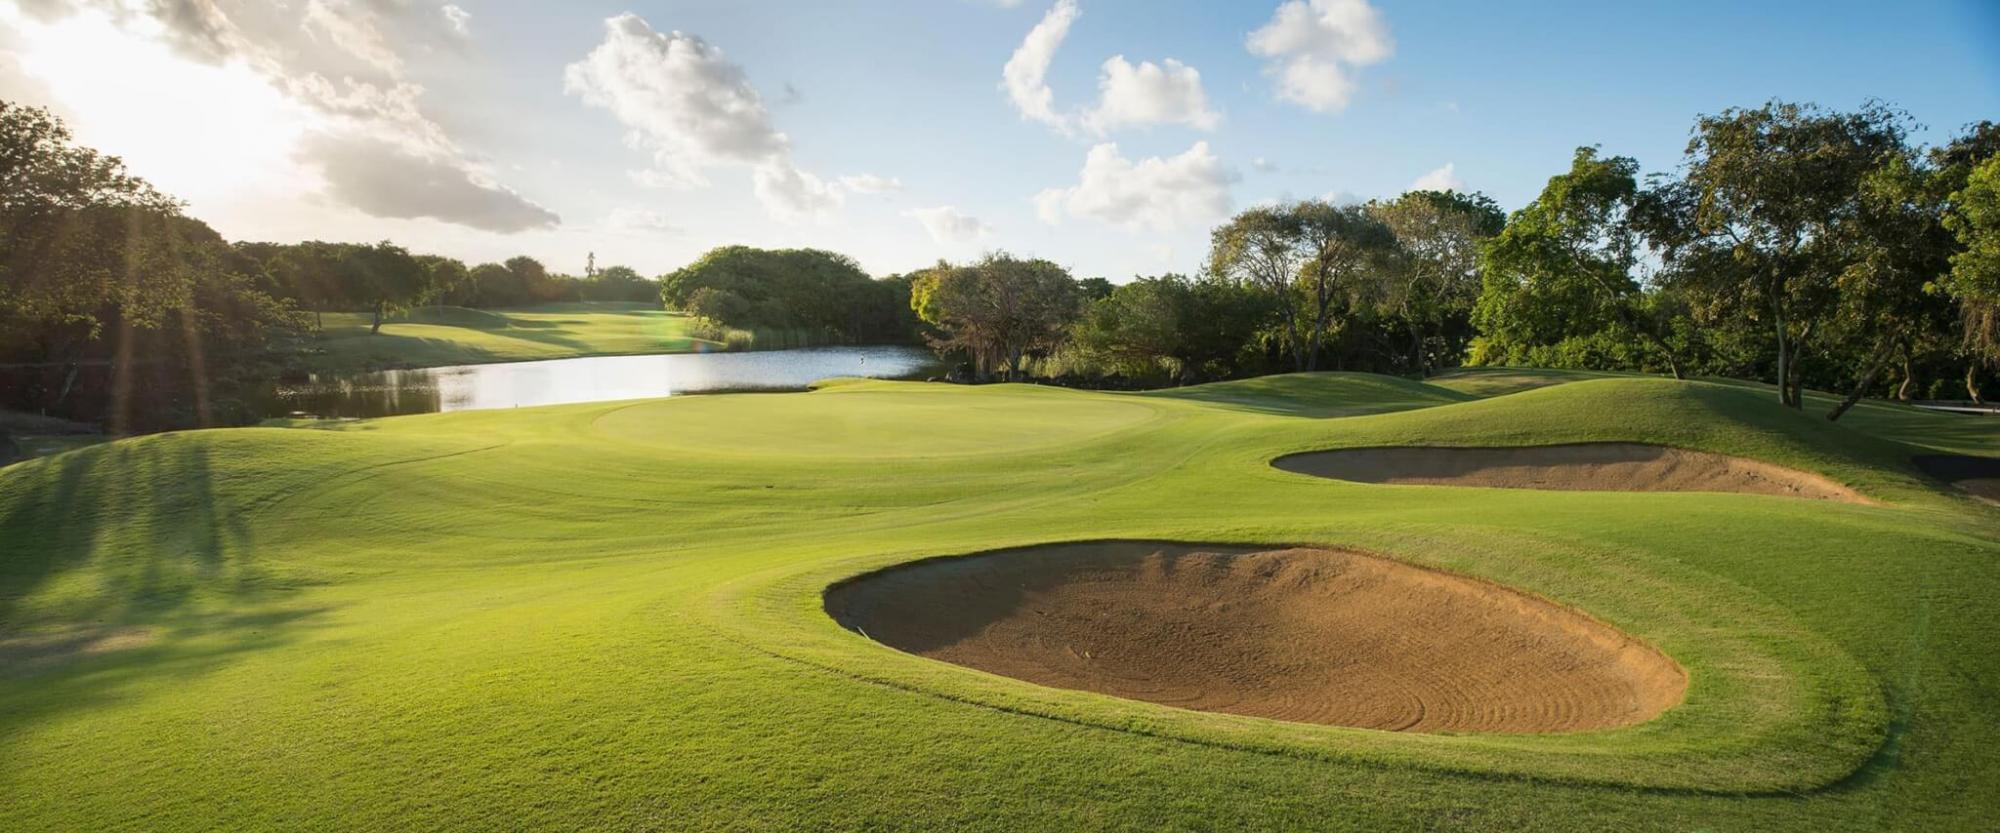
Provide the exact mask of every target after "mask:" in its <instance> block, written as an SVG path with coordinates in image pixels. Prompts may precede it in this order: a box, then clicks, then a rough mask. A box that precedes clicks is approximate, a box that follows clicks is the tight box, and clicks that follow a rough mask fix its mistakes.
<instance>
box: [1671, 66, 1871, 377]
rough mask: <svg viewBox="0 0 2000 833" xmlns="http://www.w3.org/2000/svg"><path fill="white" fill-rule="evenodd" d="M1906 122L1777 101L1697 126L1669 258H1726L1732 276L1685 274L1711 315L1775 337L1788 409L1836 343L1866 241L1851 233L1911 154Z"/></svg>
mask: <svg viewBox="0 0 2000 833" xmlns="http://www.w3.org/2000/svg"><path fill="white" fill-rule="evenodd" d="M1905 123H1906V117H1905V116H1903V115H1902V114H1901V113H1899V112H1897V111H1894V110H1891V109H1889V108H1887V107H1884V106H1880V105H1869V106H1866V107H1863V108H1861V109H1859V110H1856V111H1853V112H1844V113H1843V112H1830V111H1826V110H1822V109H1819V108H1817V107H1813V106H1810V105H1798V104H1789V103H1784V102H1771V103H1769V104H1766V105H1764V106H1762V107H1758V108H1752V109H1744V108H1736V109H1730V110H1725V111H1723V112H1722V113H1720V114H1717V115H1713V116H1704V117H1702V118H1701V119H1699V120H1698V121H1697V122H1696V124H1695V131H1694V137H1693V139H1692V140H1690V142H1689V143H1688V148H1687V160H1686V177H1685V179H1684V181H1683V182H1682V183H1680V184H1679V185H1678V186H1677V194H1678V197H1677V199H1675V200H1674V201H1673V204H1675V205H1678V206H1682V207H1683V208H1684V212H1683V213H1684V216H1683V217H1681V218H1679V219H1678V220H1677V221H1675V222H1672V223H1665V224H1662V225H1663V226H1666V227H1668V228H1670V229H1671V230H1672V233H1671V234H1669V235H1667V238H1668V240H1669V243H1670V251H1669V255H1670V256H1682V255H1684V254H1689V253H1690V252H1691V253H1692V256H1694V257H1697V258H1699V257H1701V256H1702V250H1707V251H1709V252H1714V253H1717V254H1722V255H1726V262H1727V263H1728V264H1729V266H1730V268H1717V269H1703V270H1681V271H1679V272H1678V273H1677V274H1678V275H1680V276H1681V277H1682V278H1684V280H1685V286H1686V288H1687V289H1688V290H1689V291H1690V293H1692V294H1693V295H1694V296H1695V297H1697V298H1698V299H1700V300H1701V301H1702V302H1703V303H1704V306H1705V307H1706V308H1707V309H1710V310H1717V311H1727V312H1728V313H1729V314H1730V315H1733V316H1740V317H1741V318H1742V319H1744V320H1746V321H1748V322H1750V323H1752V324H1753V325H1755V326H1760V327H1762V328H1763V329H1764V330H1765V331H1766V332H1767V333H1768V334H1769V336H1770V341H1771V345H1772V348H1771V349H1772V350H1773V351H1774V358H1775V370H1774V374H1773V375H1774V376H1775V378H1776V380H1777V382H1778V390H1779V401H1780V402H1782V403H1784V404H1785V405H1788V406H1791V407H1794V408H1798V407H1802V406H1803V397H1802V396H1801V389H1802V386H1803V378H1804V371H1803V364H1804V362H1805V360H1806V359H1808V358H1809V357H1812V356H1813V355H1814V351H1815V350H1817V349H1819V348H1820V347H1821V346H1822V342H1824V341H1826V340H1828V338H1829V333H1828V329H1829V317H1830V316H1831V315H1833V314H1834V313H1835V312H1836V310H1837V309H1838V308H1839V306H1840V304H1841V292H1840V286H1839V283H1840V276H1841V274H1842V273H1843V272H1845V271H1847V270H1848V268H1849V267H1850V266H1851V265H1852V263H1853V259H1854V258H1855V257H1856V249H1855V247H1854V246H1853V245H1852V241H1853V240H1855V239H1856V238H1857V237H1859V236H1861V234H1860V233H1859V232H1857V231H1855V230H1853V229H1851V228H1847V227H1846V226H1849V225H1852V224H1857V223H1862V222H1866V220H1865V215H1866V211H1865V209H1864V207H1863V206H1862V204H1861V203H1862V201H1863V200H1864V193H1865V189H1864V182H1865V180H1867V179H1868V177H1870V176H1871V174H1873V173H1874V172H1875V171H1877V170H1878V169H1879V168H1881V166H1882V165H1884V164H1886V163H1887V162H1889V161H1890V160H1892V159H1894V158H1896V157H1897V156H1898V155H1899V154H1900V153H1902V152H1903V151H1904V147H1905V145H1904V136H1905V133H1906V130H1905ZM1708 260H1709V262H1711V263H1715V264H1717V265H1720V264H1721V263H1723V262H1724V258H1723V257H1709V258H1708Z"/></svg>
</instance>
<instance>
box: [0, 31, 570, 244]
mask: <svg viewBox="0 0 2000 833" xmlns="http://www.w3.org/2000/svg"><path fill="white" fill-rule="evenodd" d="M435 9H436V7H432V6H428V5H426V6H415V5H408V4H400V3H380V2H372V0H306V2H304V3H302V4H296V5H292V6H286V5H281V4H274V3H269V2H264V0H201V1H200V2H193V0H177V2H157V1H156V2H142V1H141V0H37V2H36V3H35V4H33V7H32V9H31V10H32V11H33V12H34V13H35V15H36V17H37V18H38V19H39V20H41V21H45V22H47V23H49V24H59V23H60V22H61V21H63V20H65V19H69V18H72V17H74V16H93V15H101V16H102V17H103V19H106V20H109V21H112V22H114V23H115V24H116V25H117V26H118V27H119V28H120V29H121V30H122V31H125V32H127V33H130V34H132V35H134V36H137V37H143V38H146V39H148V40H151V41H154V42H157V43H160V44H164V45H165V46H166V47H167V48H169V49H170V50H172V52H173V54H175V55H176V56H178V57H179V58H180V59H182V60H185V61H188V62H192V63H195V64H199V65H206V66H210V67H230V68H243V69H244V70H245V71H248V72H250V73H254V74H255V75H256V76H257V77H259V78H261V79H262V80H263V81H264V83H266V84H268V85H269V86H270V88H271V89H273V90H275V91H276V92H277V93H278V94H279V95H281V96H283V97H284V98H285V99H287V100H288V101H290V102H292V103H293V104H295V105H297V106H298V107H299V108H300V112H301V113H302V114H303V121H304V122H305V123H304V124H303V125H301V128H300V129H299V130H297V131H295V133H294V137H293V139H292V141H294V142H295V144H293V145H292V146H291V148H290V150H291V151H292V154H291V158H292V160H293V161H292V163H291V164H294V165H297V166H298V167H299V168H300V169H302V170H305V169H309V170H312V171H316V172H317V174H318V176H319V178H320V179H322V180H323V181H324V191H325V193H326V194H327V195H328V196H330V197H332V198H333V199H334V200H336V201H338V202H341V203H344V204H346V205H347V206H349V207H352V208H355V209H358V210H360V211H362V212H363V213H366V214H370V215H373V216H377V217H432V218H435V219H438V220H442V221H445V222H449V223H456V224H459V225H464V226H468V227H471V228H477V229H483V230H487V231H496V232H511V231H520V230H525V229H529V228H547V227H552V226H554V225H556V224H557V222H558V218H557V217H556V215H555V214H554V213H552V212H550V211H549V210H548V209H546V208H543V207H542V206H540V205H537V204H535V203H534V202H532V201H530V200H528V199H527V198H526V197H523V196H522V195H520V194H518V193H516V192H514V191H513V190H511V189H508V188H506V187H504V186H501V185H499V184H498V183H496V182H494V181H493V179H492V177H491V175H490V173H489V172H488V170H487V168H486V166H485V165H484V164H483V163H482V162H480V161H479V160H478V158H477V157H476V155H475V154H473V153H472V152H470V151H468V150H466V149H465V148H464V147H462V146H461V145H460V144H459V143H458V141H457V140H456V139H455V138H454V137H452V136H451V135H449V134H448V133H447V132H446V130H445V129H444V128H443V127H442V126H441V125H439V124H438V123H437V122H435V121H433V120H431V119H430V118H429V116H427V115H426V114H425V113H424V111H423V107H422V99H423V94H424V88H423V87H422V86H421V85H418V84H416V83H413V82H411V81H410V80H409V79H408V78H407V77H406V75H405V65H404V61H403V58H402V55H403V53H404V52H405V51H407V50H409V49H413V48H426V47H429V46H432V45H435V44H437V43H441V42H443V39H445V38H447V37H448V36H449V35H448V33H447V32H446V31H445V30H446V28H447V24H448V19H446V18H444V17H440V16H437V12H436V10H435ZM211 94H213V92H212V91H211ZM151 129H153V130H156V131H169V132H170V131H174V130H188V131H200V130H203V129H204V126H203V125H201V124H199V123H195V124H186V125H181V124H161V125H156V126H154V127H153V128H151ZM382 171H396V172H400V173H401V174H404V175H405V176H402V177H389V176H383V175H381V173H380V172H382Z"/></svg>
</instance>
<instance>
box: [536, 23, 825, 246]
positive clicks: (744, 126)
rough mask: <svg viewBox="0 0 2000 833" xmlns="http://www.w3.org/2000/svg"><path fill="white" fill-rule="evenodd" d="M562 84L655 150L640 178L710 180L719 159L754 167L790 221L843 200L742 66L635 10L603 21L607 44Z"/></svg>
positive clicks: (671, 182) (770, 206)
mask: <svg viewBox="0 0 2000 833" xmlns="http://www.w3.org/2000/svg"><path fill="white" fill-rule="evenodd" d="M563 84H564V88H565V89H566V90H567V91H568V92H569V93H571V94H573V95H576V96H578V97H580V98H582V99H583V101H584V102H585V103H587V104H590V105H592V106H595V107H601V108H603V109H605V110H608V111H610V112H611V114H612V115H613V116H614V117H616V118H617V119H618V121H619V123H620V124H623V125H624V126H625V127H626V128H627V129H628V130H629V131H630V132H629V133H628V134H627V142H628V144H631V145H633V146H634V147H638V148H641V149H644V150H647V151H649V152H650V153H651V154H652V156H653V163H654V164H653V167H652V168H651V169H649V170H648V171H646V172H643V173H641V174H637V175H635V177H634V178H635V179H637V180H640V181H642V182H645V183H647V184H653V185H658V186H663V187H689V186H695V185H701V184H704V183H705V182H706V181H707V180H706V177H705V176H704V175H703V170H704V169H705V168H707V167H709V166H712V165H716V164H736V165H744V166H748V167H750V168H751V171H752V175H751V181H752V184H753V185H754V189H755V192H756V194H757V198H758V199H759V200H760V201H762V202H763V203H764V206H765V208H766V209H767V210H769V211H770V212H771V213H772V214H774V215H777V216H779V217H782V218H786V219H793V218H800V217H810V216H817V215H821V214H823V213H825V212H827V211H829V210H831V209H832V208H835V207H838V206H839V205H840V201H841V195H840V192H839V191H838V189H837V188H836V187H835V186H833V185H830V184H828V183H827V182H825V181H823V180H821V179H820V178H819V177H817V176H814V175H812V174H809V173H806V172H805V171H801V170H799V169H798V167H797V166H796V165H795V164H793V162H792V145H791V140H790V139H789V138H787V137H786V136H785V134H783V133H781V132H779V131H778V130H777V128H776V127H775V126H773V125H772V123H771V114H770V111H769V110H768V109H766V108H765V106H764V101H763V98H762V97H761V96H759V95H758V94H757V90H756V88H755V87H753V86H751V84H750V79H749V77H748V76H747V75H745V74H744V72H743V68H742V67H740V66H737V65H736V64H734V63H731V62H730V61H729V60H728V59H727V58H726V57H725V56H724V55H723V53H722V50H721V49H718V48H716V47H714V46H712V45H710V44H709V43H708V42H707V41H704V40H702V39H701V38H700V37H697V36H695V35H690V34H685V33H682V32H677V31H676V32H666V33H662V32H658V31H655V30H654V29H653V27H652V26H651V25H650V24H648V23H647V22H646V21H645V20H644V19H642V18H640V17H639V16H638V15H635V14H630V13H627V14H622V15H619V16H617V17H614V18H610V19H608V20H606V21H604V42H603V43H600V44H598V45H597V47H596V48H595V49H592V50H591V52H590V54H589V55H587V56H585V57H584V59H583V60H581V61H578V62H576V63H573V64H570V65H569V66H568V67H567V68H566V69H564V71H563Z"/></svg>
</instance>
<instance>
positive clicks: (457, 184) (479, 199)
mask: <svg viewBox="0 0 2000 833" xmlns="http://www.w3.org/2000/svg"><path fill="white" fill-rule="evenodd" d="M299 152H300V155H301V156H302V157H304V158H306V159H308V160H309V161H310V164H312V165H314V166H315V167H317V168H318V169H319V170H320V172H321V173H322V174H323V175H324V176H325V178H326V187H327V191H328V193H329V194H330V195H331V196H332V197H333V198H334V199H337V200H339V201H341V202H343V203H346V204H347V205H351V206H353V207H355V208H358V209H360V210H361V211H362V212H364V213H367V214H370V215H373V216H376V217H398V218H415V217H429V218H432V219H436V220H446V221H449V222H454V223H458V224H460V225H464V226H471V227H472V228H477V229H484V230H486V231H491V232H498V233H502V234H510V233H513V232H517V231H527V230H529V229H537V228H550V227H553V226H554V225H556V223H557V217H556V215H555V213H554V212H551V211H549V210H548V209H546V208H543V207H541V206H539V205H536V204H534V203H532V202H529V201H528V200H526V199H523V198H522V197H521V195H519V194H516V193H514V192H513V191H511V190H508V189H507V188H506V187H505V186H503V185H500V184H498V183H496V182H494V181H493V180H492V179H491V178H489V177H488V176H486V175H485V174H484V173H483V172H481V171H478V170H475V169H471V168H468V167H467V166H466V165H465V164H464V163H463V162H461V161H459V160H458V159H455V158H453V157H451V156H449V155H443V154H430V153H426V152H425V151H424V150H423V149H422V148H417V147H411V146H409V145H407V144H404V143H401V142H398V141H395V140H394V139H388V138H383V137H381V136H376V135H372V134H370V133H367V132H353V133H341V132H327V133H316V134H314V135H312V136H309V137H307V138H306V140H305V141H304V142H303V143H302V144H301V145H300V148H299Z"/></svg>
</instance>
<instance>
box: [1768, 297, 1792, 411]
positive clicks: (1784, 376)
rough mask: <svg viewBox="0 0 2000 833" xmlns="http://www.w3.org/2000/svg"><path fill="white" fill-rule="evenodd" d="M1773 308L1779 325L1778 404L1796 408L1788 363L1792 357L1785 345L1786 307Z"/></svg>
mask: <svg viewBox="0 0 2000 833" xmlns="http://www.w3.org/2000/svg"><path fill="white" fill-rule="evenodd" d="M1771 307H1772V309H1773V311H1774V312H1775V316H1776V318H1777V324H1778V404H1780V405H1783V406H1785V407H1787V408H1795V407H1798V405H1797V404H1795V403H1794V402H1792V384H1791V383H1792V376H1791V370H1792V368H1791V365H1790V364H1789V361H1788V360H1789V359H1790V358H1791V357H1790V356H1789V355H1787V354H1786V352H1785V348H1786V346H1787V345H1786V344H1785V307H1784V305H1783V304H1778V303H1773V304H1772V305H1771Z"/></svg>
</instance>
